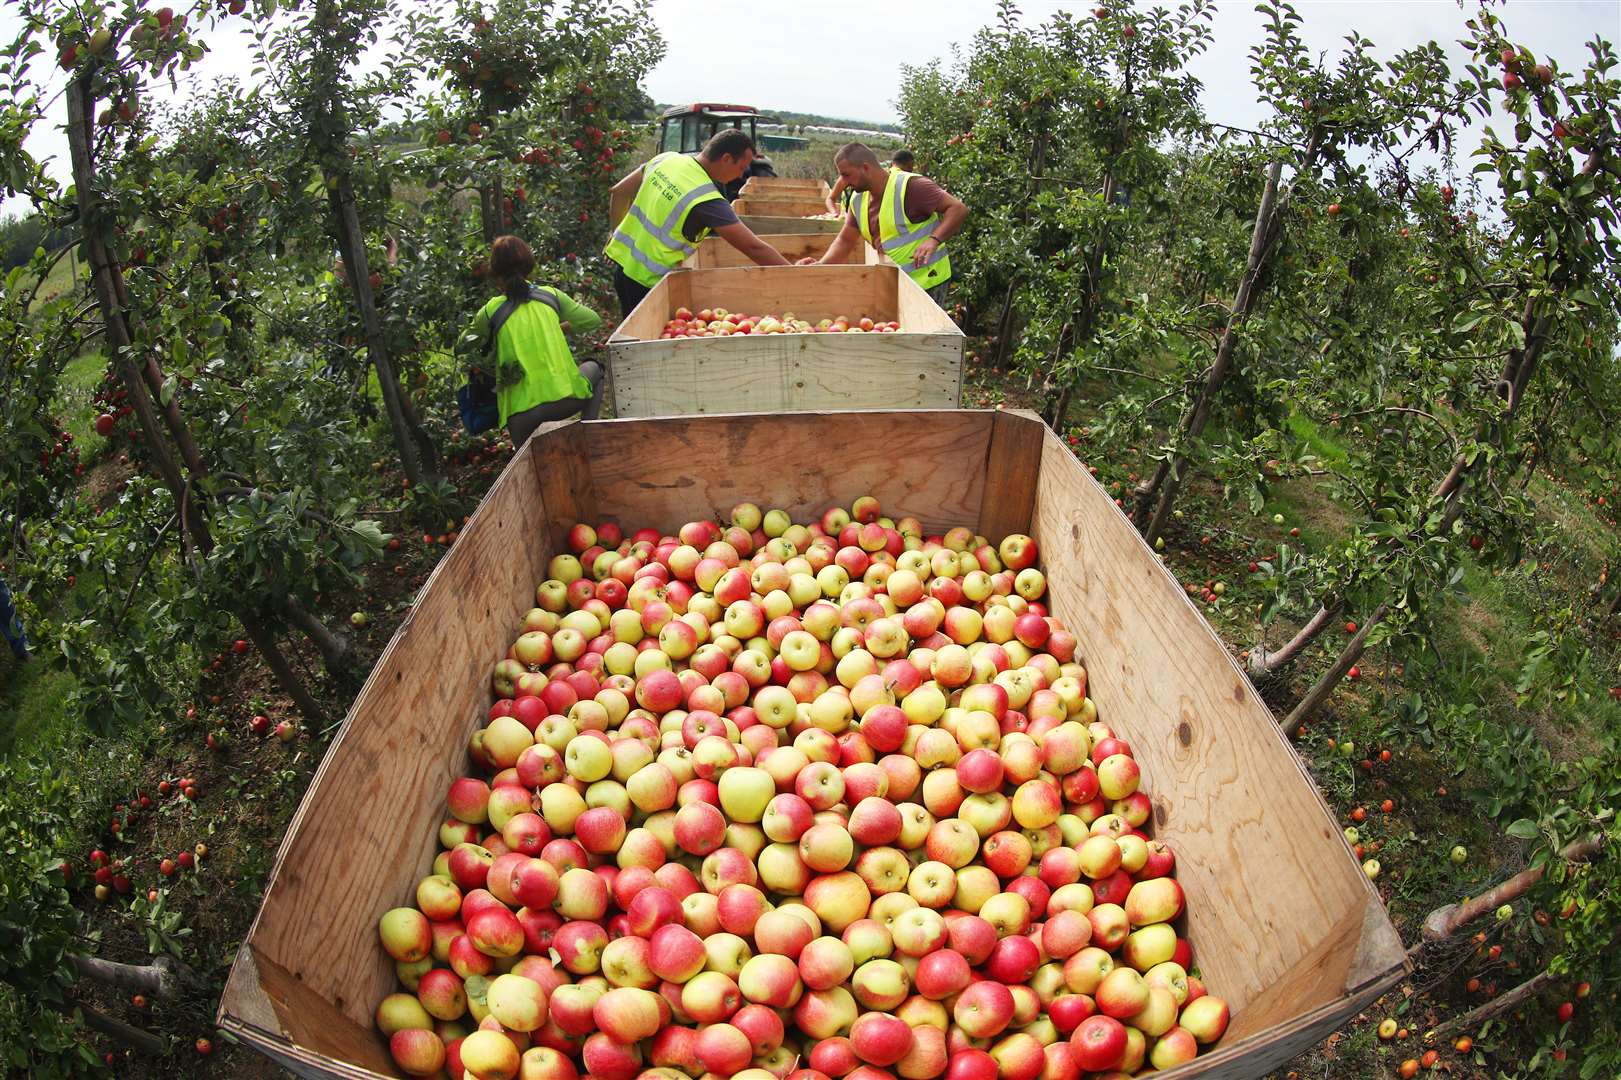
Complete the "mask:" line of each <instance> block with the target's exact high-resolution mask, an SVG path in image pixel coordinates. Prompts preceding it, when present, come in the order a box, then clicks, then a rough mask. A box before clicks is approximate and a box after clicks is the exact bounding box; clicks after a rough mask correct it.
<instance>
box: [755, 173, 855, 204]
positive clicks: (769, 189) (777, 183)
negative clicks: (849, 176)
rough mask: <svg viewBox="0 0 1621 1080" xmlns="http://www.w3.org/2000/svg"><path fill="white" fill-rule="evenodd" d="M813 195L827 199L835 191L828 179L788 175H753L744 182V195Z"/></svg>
mask: <svg viewBox="0 0 1621 1080" xmlns="http://www.w3.org/2000/svg"><path fill="white" fill-rule="evenodd" d="M779 193H780V194H784V195H793V196H802V195H811V196H815V197H816V198H818V199H826V198H827V197H828V196H829V195H831V194H832V193H833V189H832V188H830V187H828V186H827V181H826V180H805V179H800V178H796V177H786V176H751V177H749V178H748V180H747V181H745V182H744V184H743V190H742V192H741V194H743V195H762V196H765V197H767V198H770V197H774V196H776V195H778V194H779Z"/></svg>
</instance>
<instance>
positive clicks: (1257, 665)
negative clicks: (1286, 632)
mask: <svg viewBox="0 0 1621 1080" xmlns="http://www.w3.org/2000/svg"><path fill="white" fill-rule="evenodd" d="M1343 610H1344V605H1343V604H1339V603H1335V604H1333V605H1331V606H1329V607H1320V608H1318V609H1317V614H1315V615H1313V616H1312V617H1311V618H1310V619H1309V620H1307V622H1306V625H1305V626H1302V627H1301V628H1300V630H1299V631H1298V632H1297V633H1296V634H1295V636H1294V637H1292V638H1290V639H1289V641H1288V643H1287V644H1285V645H1284V646H1283V648H1281V649H1279V650H1278V651H1277V652H1268V651H1267V648H1266V646H1265V645H1264V644H1262V643H1260V642H1257V643H1256V644H1255V645H1253V646H1251V648H1250V661H1249V673H1250V677H1251V678H1258V677H1260V676H1264V675H1272V674H1275V673H1276V672H1278V671H1279V670H1281V669H1282V668H1285V667H1287V666H1288V665H1290V664H1292V663H1294V661H1295V658H1296V657H1298V656H1299V655H1300V654H1301V653H1303V652H1305V651H1306V648H1307V646H1309V645H1310V644H1311V643H1312V642H1314V641H1316V640H1317V638H1318V637H1319V636H1320V635H1321V634H1322V632H1323V631H1324V630H1327V629H1328V628H1329V626H1330V625H1332V624H1333V623H1334V622H1336V621H1338V619H1339V617H1340V612H1341V611H1343Z"/></svg>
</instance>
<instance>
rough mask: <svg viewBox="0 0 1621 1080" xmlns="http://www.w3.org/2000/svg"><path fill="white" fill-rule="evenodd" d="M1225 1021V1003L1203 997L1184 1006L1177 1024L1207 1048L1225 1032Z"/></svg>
mask: <svg viewBox="0 0 1621 1080" xmlns="http://www.w3.org/2000/svg"><path fill="white" fill-rule="evenodd" d="M1227 1020H1228V1010H1227V1002H1225V1001H1223V1000H1222V999H1221V998H1218V997H1211V996H1209V995H1205V996H1203V997H1199V998H1195V999H1194V1000H1191V1001H1189V1002H1188V1003H1187V1004H1186V1005H1184V1006H1183V1007H1182V1016H1181V1018H1180V1020H1179V1021H1178V1022H1179V1023H1180V1024H1181V1026H1182V1027H1183V1029H1185V1030H1186V1031H1188V1032H1191V1033H1192V1035H1193V1037H1194V1038H1195V1039H1197V1040H1198V1041H1199V1042H1200V1043H1202V1044H1204V1045H1205V1046H1209V1045H1210V1044H1211V1043H1213V1042H1215V1041H1217V1040H1218V1039H1220V1038H1221V1037H1222V1035H1223V1034H1224V1033H1225V1032H1226V1030H1227Z"/></svg>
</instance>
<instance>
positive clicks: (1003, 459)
mask: <svg viewBox="0 0 1621 1080" xmlns="http://www.w3.org/2000/svg"><path fill="white" fill-rule="evenodd" d="M920 291H921V290H920ZM924 299H928V297H927V295H925V296H924ZM1046 433H1047V426H1046V425H1045V424H1043V423H1042V422H1041V420H1040V419H1039V418H1037V417H1036V415H1035V414H1034V413H1027V412H1019V413H1010V412H998V413H996V414H995V422H994V424H993V425H992V427H991V444H990V447H989V448H988V451H987V453H986V457H985V475H986V476H989V477H995V478H996V482H995V483H992V484H987V485H986V488H985V505H984V507H983V509H981V511H980V515H979V532H980V533H981V534H982V535H984V536H985V538H986V539H988V540H989V541H990V542H991V543H992V544H997V543H1000V542H1001V540H1002V537H1004V536H1007V535H1008V534H1009V533H1028V532H1029V531H1030V520H1031V514H1032V513H1033V512H1034V510H1035V505H1036V481H1037V478H1038V475H1039V472H1040V469H1041V447H1042V444H1043V443H1044V442H1045V440H1046Z"/></svg>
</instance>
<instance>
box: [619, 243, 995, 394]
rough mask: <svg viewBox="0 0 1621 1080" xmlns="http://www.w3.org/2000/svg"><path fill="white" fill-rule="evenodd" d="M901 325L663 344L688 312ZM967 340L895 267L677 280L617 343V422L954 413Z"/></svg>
mask: <svg viewBox="0 0 1621 1080" xmlns="http://www.w3.org/2000/svg"><path fill="white" fill-rule="evenodd" d="M683 307H685V308H690V309H691V310H693V311H698V310H700V309H702V308H709V307H723V308H725V309H727V310H728V311H742V312H746V313H749V314H756V315H758V314H764V313H770V314H774V315H781V314H783V313H785V312H793V313H794V314H795V315H797V316H798V317H799V318H801V319H808V320H809V321H811V322H816V321H817V320H819V319H825V318H832V317H834V316H836V315H841V314H842V315H847V316H849V317H850V318H851V319H855V318H858V317H860V316H862V315H867V316H870V317H872V318H873V319H874V320H884V321H888V320H891V319H896V320H899V322H900V324H901V329H900V331H899V332H898V333H893V334H758V335H756V334H748V335H739V336H737V337H727V338H678V339H675V340H664V339H661V338H660V337H659V335H660V334H661V333H663V331H664V325H665V323H667V322H669V320H670V319H671V318H672V317H673V316H674V314H675V312H676V311H677V310H678V309H679V308H683ZM962 360H963V335H962V331H961V330H959V329H957V325H956V324H955V323H953V322H952V321H951V319H950V317H949V316H947V315H946V313H945V312H944V311H941V310H940V306H939V305H938V304H936V303H935V302H934V301H933V300H932V299H930V298H929V294H928V293H926V292H924V291H923V290H922V289H921V288H919V287H918V286H917V284H916V283H915V282H913V281H912V279H911V278H910V277H908V276H907V275H906V274H904V273H902V272H901V270H900V269H899V268H898V267H896V266H894V265H893V264H890V265H887V266H787V267H774V266H772V267H767V266H746V267H739V268H736V269H730V270H690V271H685V272H682V273H676V274H669V275H666V276H665V278H664V279H663V280H662V281H660V282H659V283H658V284H657V285H655V286H654V287H653V291H652V292H650V293H648V294H647V297H646V298H645V299H644V300H643V301H642V302H641V303H640V304H638V305H637V306H636V309H635V310H634V311H632V312H631V313H630V315H629V317H628V318H626V319H625V321H624V322H623V323H621V324H620V326H619V329H618V330H616V331H615V332H614V335H613V336H612V337H611V338H609V339H608V372H609V375H610V376H611V377H612V379H613V392H614V413H615V415H617V416H683V415H689V414H694V413H732V412H804V411H807V410H813V409H871V408H886V409H927V408H954V407H956V406H957V405H958V404H959V403H960V402H961V401H962Z"/></svg>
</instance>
